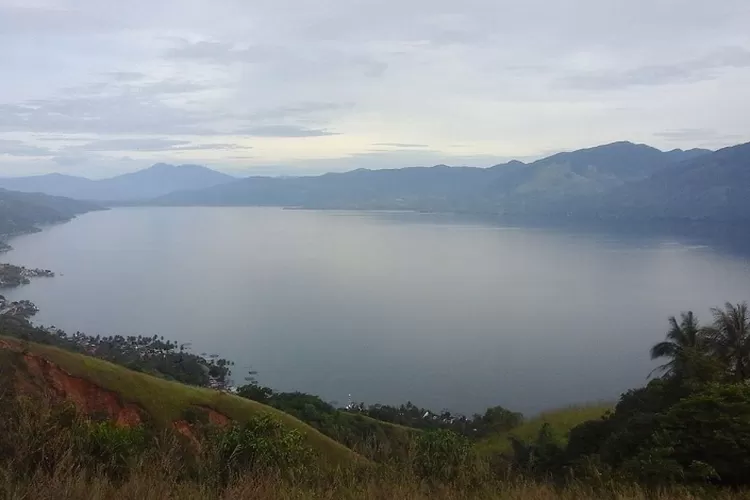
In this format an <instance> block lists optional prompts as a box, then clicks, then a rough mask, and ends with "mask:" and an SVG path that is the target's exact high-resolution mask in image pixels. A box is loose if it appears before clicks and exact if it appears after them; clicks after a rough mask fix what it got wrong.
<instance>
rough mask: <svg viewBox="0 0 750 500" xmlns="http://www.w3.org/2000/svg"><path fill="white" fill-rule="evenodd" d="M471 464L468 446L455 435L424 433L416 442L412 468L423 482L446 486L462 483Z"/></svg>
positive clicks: (439, 431)
mask: <svg viewBox="0 0 750 500" xmlns="http://www.w3.org/2000/svg"><path fill="white" fill-rule="evenodd" d="M473 461H474V453H473V449H472V446H471V443H470V442H469V440H468V439H466V438H465V437H463V436H460V435H458V434H456V433H455V432H451V431H446V430H443V429H439V430H434V431H426V432H423V433H422V434H421V435H420V436H419V437H418V438H417V441H416V450H415V455H414V459H413V467H414V472H415V473H416V474H417V475H418V476H420V477H422V478H424V479H430V480H437V481H445V482H454V481H458V480H461V479H464V478H465V476H466V474H467V472H469V471H470V470H471V467H472V465H473V464H472V462H473Z"/></svg>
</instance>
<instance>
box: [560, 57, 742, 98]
mask: <svg viewBox="0 0 750 500" xmlns="http://www.w3.org/2000/svg"><path fill="white" fill-rule="evenodd" d="M746 67H750V51H749V50H747V49H745V48H743V47H725V48H722V49H720V50H716V51H714V52H711V53H709V54H706V55H705V56H702V57H698V58H694V59H689V60H685V61H681V62H675V63H672V64H660V65H646V66H641V67H637V68H632V69H629V70H625V71H620V72H617V71H614V72H610V71H608V72H595V73H583V74H578V75H571V76H568V77H565V78H563V79H561V83H562V84H563V85H564V86H568V87H572V88H577V89H582V90H606V89H618V88H624V87H631V86H641V85H664V84H671V83H691V82H697V81H701V80H708V79H713V78H715V77H716V71H718V70H722V69H726V68H746Z"/></svg>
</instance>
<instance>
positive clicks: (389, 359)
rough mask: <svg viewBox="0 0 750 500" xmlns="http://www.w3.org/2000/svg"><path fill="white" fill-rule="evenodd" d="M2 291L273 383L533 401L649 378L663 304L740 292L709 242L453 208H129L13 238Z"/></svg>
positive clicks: (419, 398) (743, 284) (72, 326)
mask: <svg viewBox="0 0 750 500" xmlns="http://www.w3.org/2000/svg"><path fill="white" fill-rule="evenodd" d="M12 245H13V246H14V250H13V251H11V252H9V253H8V254H7V255H5V256H4V257H3V258H2V260H3V261H7V262H12V263H16V264H23V265H27V266H33V267H44V268H49V269H52V270H54V271H55V272H57V273H58V276H57V277H55V278H51V279H37V280H35V281H33V282H32V284H31V285H27V286H24V287H21V288H18V289H16V290H14V291H12V292H10V293H6V296H9V297H12V298H14V299H17V298H28V299H30V300H32V301H33V302H35V303H36V304H37V305H38V306H39V307H40V309H41V312H40V313H39V315H38V316H37V317H36V322H37V323H40V324H44V325H55V326H58V327H61V328H64V329H66V330H69V331H75V330H81V331H85V332H87V333H93V334H96V333H100V334H114V333H120V334H123V335H128V334H148V335H151V334H159V335H164V336H165V337H167V338H171V339H174V340H178V341H180V342H190V343H192V346H193V347H192V349H193V351H194V352H197V353H202V352H206V353H217V354H220V355H221V356H225V357H228V358H230V359H233V360H234V361H235V362H236V363H237V367H236V369H235V379H236V380H237V381H239V382H242V381H243V378H244V375H245V373H246V370H247V369H249V368H250V367H252V368H253V369H255V370H257V371H258V372H259V380H260V381H261V382H262V383H264V384H267V385H270V386H272V387H274V388H277V389H281V390H301V391H306V392H311V393H315V394H319V395H321V396H323V397H324V398H326V399H328V400H331V401H337V402H339V403H341V404H344V403H346V401H347V399H348V395H349V394H351V395H352V398H353V399H354V400H356V401H365V402H367V403H375V402H383V403H400V402H405V401H407V400H411V401H413V402H414V403H416V404H419V405H423V406H427V407H430V408H433V409H436V410H439V409H442V408H449V409H451V410H454V411H461V412H473V411H479V410H482V409H484V408H485V407H487V406H492V405H497V404H500V405H503V406H506V407H508V408H511V409H514V410H519V411H523V412H526V413H533V412H537V411H540V410H543V409H548V408H552V407H558V406H562V405H568V404H573V403H583V402H590V401H599V400H614V399H616V397H617V396H618V394H619V393H620V392H622V391H623V390H625V389H628V388H631V387H634V386H638V385H642V384H643V383H644V382H645V381H646V379H647V376H648V374H649V372H650V371H651V369H652V368H653V366H654V365H653V363H652V362H651V361H650V360H649V358H648V349H649V347H650V346H651V344H653V343H654V342H656V341H659V340H661V339H662V338H663V335H664V332H665V330H666V326H667V316H669V315H671V314H678V313H679V312H680V311H682V310H685V309H688V308H691V309H693V310H694V311H696V313H697V314H698V315H699V317H701V318H703V319H705V320H708V318H709V314H708V308H709V307H711V306H714V305H720V304H722V303H723V302H724V301H727V300H730V301H734V302H736V301H741V300H750V263H749V261H748V260H746V259H742V258H739V257H734V256H731V255H728V254H722V253H720V252H718V251H714V250H712V249H711V248H708V247H696V246H687V245H682V244H680V243H679V242H675V241H669V240H658V239H633V238H630V237H629V238H627V239H618V238H616V237H611V236H603V235H601V234H599V235H585V234H570V233H563V232H556V231H550V230H538V229H537V230H534V229H519V228H503V227H493V226H489V225H480V224H467V223H463V222H459V221H457V220H455V219H453V218H450V217H448V216H445V217H444V216H435V215H420V214H399V213H358V212H315V211H294V210H281V209H275V208H122V209H114V210H110V211H106V212H95V213H90V214H86V215H83V216H81V217H79V218H77V219H75V220H73V221H71V222H68V223H66V224H62V225H58V226H53V227H50V228H47V229H45V230H44V231H43V232H41V233H37V234H32V235H26V236H22V237H19V238H16V239H14V240H13V241H12Z"/></svg>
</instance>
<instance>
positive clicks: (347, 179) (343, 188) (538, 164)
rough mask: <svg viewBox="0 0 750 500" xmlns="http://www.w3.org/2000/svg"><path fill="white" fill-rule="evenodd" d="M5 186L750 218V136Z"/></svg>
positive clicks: (193, 198)
mask: <svg viewBox="0 0 750 500" xmlns="http://www.w3.org/2000/svg"><path fill="white" fill-rule="evenodd" d="M0 187H4V188H7V189H16V190H20V191H39V192H44V193H47V194H56V195H65V196H69V197H73V198H81V199H89V200H107V201H110V202H113V203H114V202H131V203H132V202H138V203H141V204H149V205H221V206H233V205H237V206H242V205H261V206H284V207H301V208H318V209H383V210H419V211H436V212H440V211H442V212H462V213H475V214H503V215H521V216H528V215H531V216H540V217H550V216H561V215H562V216H567V217H570V216H580V217H584V218H585V217H592V216H594V217H609V218H628V217H631V218H635V219H637V218H643V217H647V218H659V217H664V218H688V219H695V218H698V219H700V218H704V219H705V218H715V219H725V220H734V219H737V218H742V219H750V143H748V144H741V145H738V146H733V147H729V148H724V149H721V150H719V151H710V150H706V149H690V150H681V149H675V150H671V151H661V150H659V149H656V148H653V147H651V146H647V145H644V144H634V143H631V142H625V141H623V142H615V143H612V144H606V145H602V146H596V147H592V148H587V149H581V150H577V151H572V152H564V153H558V154H555V155H552V156H549V157H546V158H542V159H540V160H537V161H535V162H531V163H523V162H520V161H510V162H508V163H503V164H499V165H494V166H492V167H488V168H478V167H449V166H446V165H437V166H434V167H407V168H400V169H383V170H367V169H357V170H352V171H349V172H343V173H328V174H323V175H317V176H304V177H260V176H254V177H246V178H240V179H237V178H233V177H230V176H228V175H225V174H222V173H219V172H215V171H213V170H210V169H208V168H205V167H200V166H195V165H182V166H171V165H164V164H158V165H154V166H153V167H151V168H149V169H146V170H142V171H140V172H135V173H132V174H126V175H122V176H118V177H114V178H111V179H105V180H99V181H92V180H88V179H83V178H76V177H70V176H61V175H59V174H51V175H46V176H37V177H26V178H15V179H0Z"/></svg>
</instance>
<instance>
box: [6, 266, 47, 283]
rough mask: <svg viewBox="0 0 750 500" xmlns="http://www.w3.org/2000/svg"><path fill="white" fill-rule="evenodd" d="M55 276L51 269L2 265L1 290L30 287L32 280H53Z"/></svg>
mask: <svg viewBox="0 0 750 500" xmlns="http://www.w3.org/2000/svg"><path fill="white" fill-rule="evenodd" d="M53 276H55V273H53V272H52V271H50V270H49V269H34V268H28V267H24V266H15V265H13V264H0V288H15V287H17V286H21V285H28V284H29V283H30V280H31V278H52V277H53Z"/></svg>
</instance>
